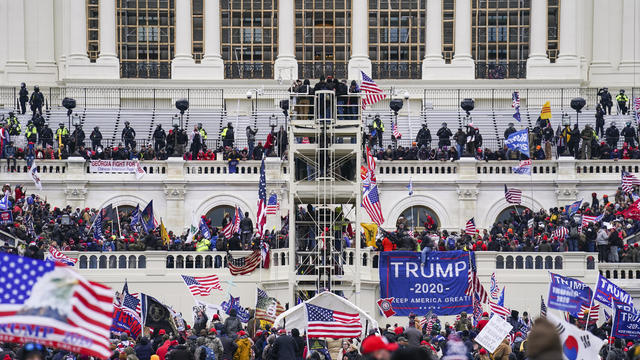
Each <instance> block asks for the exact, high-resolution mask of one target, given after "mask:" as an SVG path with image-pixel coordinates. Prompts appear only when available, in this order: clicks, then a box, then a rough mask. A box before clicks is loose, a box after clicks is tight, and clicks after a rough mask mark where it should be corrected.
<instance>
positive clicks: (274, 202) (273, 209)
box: [267, 194, 280, 215]
mask: <svg viewBox="0 0 640 360" xmlns="http://www.w3.org/2000/svg"><path fill="white" fill-rule="evenodd" d="M278 210H280V202H279V201H278V195H276V194H271V196H269V201H267V215H275V214H277V213H278Z"/></svg>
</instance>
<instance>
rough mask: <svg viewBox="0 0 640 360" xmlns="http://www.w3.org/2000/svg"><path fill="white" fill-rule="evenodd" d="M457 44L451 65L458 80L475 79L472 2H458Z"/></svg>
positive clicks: (456, 21) (456, 5)
mask: <svg viewBox="0 0 640 360" xmlns="http://www.w3.org/2000/svg"><path fill="white" fill-rule="evenodd" d="M455 7H456V15H455V44H454V50H455V52H454V55H453V60H452V61H451V64H452V65H453V66H454V67H455V71H456V73H458V74H459V75H458V77H457V79H468V80H473V79H475V63H474V61H473V58H472V57H471V0H456V2H455Z"/></svg>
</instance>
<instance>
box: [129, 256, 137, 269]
mask: <svg viewBox="0 0 640 360" xmlns="http://www.w3.org/2000/svg"><path fill="white" fill-rule="evenodd" d="M136 265H137V261H136V257H135V256H133V255H130V256H129V266H128V268H129V269H135V268H136Z"/></svg>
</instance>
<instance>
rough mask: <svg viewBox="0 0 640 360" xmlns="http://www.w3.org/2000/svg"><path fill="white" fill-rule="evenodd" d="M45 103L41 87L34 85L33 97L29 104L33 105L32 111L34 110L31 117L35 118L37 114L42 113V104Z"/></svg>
mask: <svg viewBox="0 0 640 360" xmlns="http://www.w3.org/2000/svg"><path fill="white" fill-rule="evenodd" d="M43 104H44V95H42V93H41V92H40V87H39V86H38V85H36V86H34V87H33V92H32V93H31V99H29V105H31V111H33V115H32V116H31V118H35V117H36V114H40V115H42V105H43Z"/></svg>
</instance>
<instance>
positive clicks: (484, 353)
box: [478, 348, 487, 355]
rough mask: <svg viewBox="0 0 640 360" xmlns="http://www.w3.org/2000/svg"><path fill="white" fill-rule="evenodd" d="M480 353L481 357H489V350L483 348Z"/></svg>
mask: <svg viewBox="0 0 640 360" xmlns="http://www.w3.org/2000/svg"><path fill="white" fill-rule="evenodd" d="M478 352H479V353H480V355H487V349H485V348H481V349H480V351H478Z"/></svg>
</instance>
